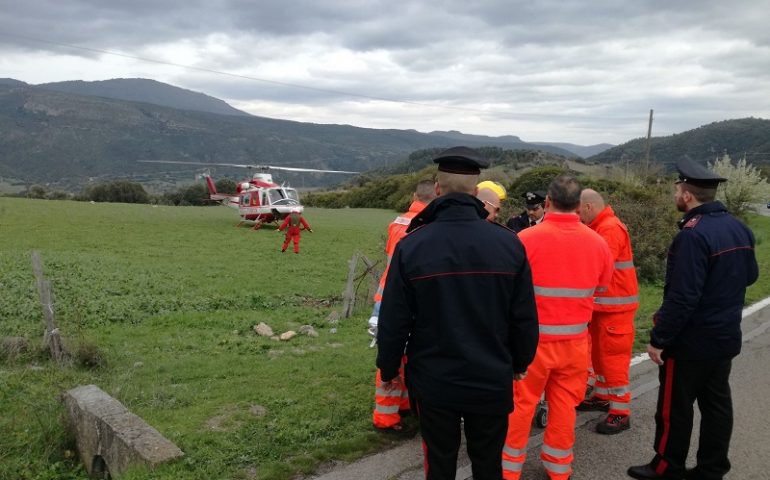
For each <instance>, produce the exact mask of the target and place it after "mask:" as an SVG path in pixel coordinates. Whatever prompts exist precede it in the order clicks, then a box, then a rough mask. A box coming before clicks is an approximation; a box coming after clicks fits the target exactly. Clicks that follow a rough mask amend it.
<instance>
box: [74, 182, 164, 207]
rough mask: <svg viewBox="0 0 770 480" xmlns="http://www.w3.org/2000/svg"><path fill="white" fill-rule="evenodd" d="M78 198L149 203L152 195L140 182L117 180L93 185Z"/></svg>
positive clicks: (96, 200) (97, 200)
mask: <svg viewBox="0 0 770 480" xmlns="http://www.w3.org/2000/svg"><path fill="white" fill-rule="evenodd" d="M76 199H77V200H86V201H92V202H110V203H149V201H150V196H149V195H148V194H147V191H145V189H144V187H143V186H142V185H141V184H139V183H135V182H129V181H126V180H116V181H113V182H107V183H99V184H96V185H91V186H90V187H88V188H86V190H85V192H84V193H83V194H82V195H80V196H78V197H77V198H76Z"/></svg>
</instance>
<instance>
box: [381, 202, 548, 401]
mask: <svg viewBox="0 0 770 480" xmlns="http://www.w3.org/2000/svg"><path fill="white" fill-rule="evenodd" d="M486 215H487V212H486V211H485V210H484V206H483V204H482V203H481V202H480V201H478V200H477V199H476V198H474V197H473V196H471V195H467V194H462V193H451V194H447V195H444V196H441V197H439V198H437V199H435V200H433V201H432V202H431V203H430V204H429V205H428V207H427V208H426V209H425V210H423V211H422V212H421V213H420V214H419V215H418V216H417V217H416V218H415V219H414V220H413V221H412V225H410V228H412V227H413V226H417V225H422V226H421V227H419V228H417V229H415V230H413V231H412V232H411V233H409V234H408V235H407V236H406V237H404V238H403V239H402V240H401V241H400V242H399V243H398V245H397V246H396V250H395V252H394V254H393V258H392V260H391V263H390V271H389V272H388V277H387V281H386V284H385V291H384V293H383V298H382V308H381V310H380V319H379V326H378V333H377V345H378V353H377V367H379V368H380V369H381V374H382V380H383V381H388V380H390V379H392V378H394V377H395V376H396V375H397V373H398V368H399V364H400V362H401V357H402V355H403V353H404V347H407V351H406V353H407V358H408V361H407V364H406V382H407V386H408V387H409V391H410V395H412V396H414V397H415V398H417V399H419V400H420V401H423V402H425V403H427V404H430V405H433V406H436V407H439V408H447V409H453V410H460V411H468V412H478V413H489V414H495V415H499V414H505V413H507V412H510V411H511V410H512V408H513V403H512V400H513V394H512V380H513V373H514V372H524V371H525V370H526V368H527V366H528V365H529V364H530V362H531V361H532V359H533V358H534V355H535V350H536V349H537V342H538V336H539V334H538V322H537V310H536V307H535V298H534V292H533V287H532V273H531V271H530V268H529V263H528V261H527V256H526V253H525V251H524V247H523V245H522V244H521V242H520V241H519V239H518V237H517V236H516V234H514V233H513V232H511V231H510V230H508V229H507V228H505V227H503V226H500V225H497V224H495V223H492V222H488V221H486V220H485V217H486ZM407 341H408V346H407Z"/></svg>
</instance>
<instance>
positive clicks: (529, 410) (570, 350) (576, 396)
mask: <svg viewBox="0 0 770 480" xmlns="http://www.w3.org/2000/svg"><path fill="white" fill-rule="evenodd" d="M587 379H588V339H587V338H586V337H584V338H578V339H570V340H556V341H549V342H541V343H540V345H539V346H538V348H537V353H536V354H535V359H534V361H533V362H532V364H531V365H530V366H529V368H528V369H527V376H526V377H525V378H524V380H520V381H517V382H514V386H513V389H514V396H513V398H514V405H515V406H514V409H513V412H512V413H511V415H510V416H509V417H508V435H507V437H506V440H505V447H504V448H503V454H502V462H503V478H504V479H506V480H519V479H520V478H521V467H522V466H523V464H524V460H525V458H526V448H527V441H528V440H529V433H530V430H531V428H532V417H533V416H534V414H535V410H536V409H537V404H538V402H539V401H540V397H541V395H542V394H543V393H544V392H545V396H546V398H547V399H548V424H547V426H546V428H545V435H544V438H543V445H547V447H546V446H544V447H543V450H542V452H541V455H540V458H541V460H542V462H543V465H544V466H545V468H546V469H548V473H549V476H550V477H551V479H553V480H566V479H567V478H568V477H569V475H570V473H571V472H572V467H571V464H572V458H573V454H572V446H573V445H574V442H575V416H576V415H575V406H576V405H577V404H578V403H580V401H581V400H583V395H584V393H585V389H586V380H587Z"/></svg>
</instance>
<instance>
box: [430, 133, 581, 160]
mask: <svg viewBox="0 0 770 480" xmlns="http://www.w3.org/2000/svg"><path fill="white" fill-rule="evenodd" d="M428 135H434V136H437V137H443V138H451V139H453V140H456V141H457V142H458V143H463V142H466V143H474V144H482V145H487V146H490V147H505V148H508V149H511V150H542V151H544V152H548V153H554V154H556V155H563V156H565V157H573V156H576V155H577V154H575V153H574V152H572V151H570V150H569V149H567V148H564V147H562V146H560V145H559V144H555V143H532V142H525V141H523V140H522V139H521V138H519V137H517V136H515V135H504V136H502V137H488V136H486V135H469V134H467V133H462V132H458V131H456V130H450V131H448V132H442V131H433V132H430V133H429V134H428ZM561 145H568V144H566V143H565V144H561ZM584 148H589V147H584Z"/></svg>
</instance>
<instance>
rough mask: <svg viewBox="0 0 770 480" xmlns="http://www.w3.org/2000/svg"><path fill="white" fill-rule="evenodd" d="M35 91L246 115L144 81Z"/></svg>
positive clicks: (211, 99)
mask: <svg viewBox="0 0 770 480" xmlns="http://www.w3.org/2000/svg"><path fill="white" fill-rule="evenodd" d="M37 87H39V88H44V89H46V90H55V91H57V92H64V93H74V94H76V95H90V96H95V97H105V98H114V99H116V100H128V101H130V102H144V103H152V104H153V105H160V106H163V107H171V108H177V109H179V110H195V111H199V112H209V113H218V114H220V115H248V113H246V112H243V111H241V110H238V109H236V108H233V107H231V106H230V105H228V104H227V103H226V102H224V101H223V100H220V99H218V98H214V97H210V96H208V95H205V94H203V93H199V92H193V91H192V90H186V89H184V88H179V87H174V86H172V85H168V84H165V83H161V82H156V81H155V80H148V79H145V78H114V79H112V80H102V81H96V82H84V81H82V80H72V81H67V82H54V83H41V84H39V85H37Z"/></svg>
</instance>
